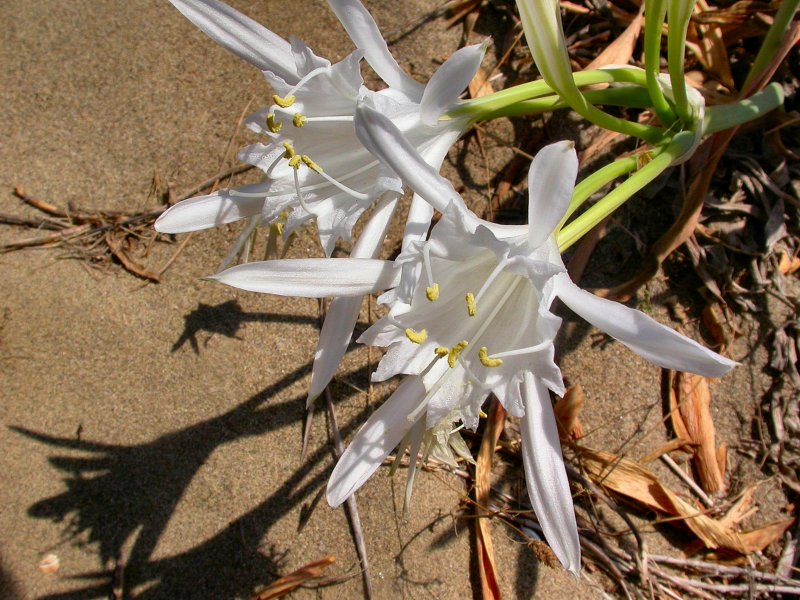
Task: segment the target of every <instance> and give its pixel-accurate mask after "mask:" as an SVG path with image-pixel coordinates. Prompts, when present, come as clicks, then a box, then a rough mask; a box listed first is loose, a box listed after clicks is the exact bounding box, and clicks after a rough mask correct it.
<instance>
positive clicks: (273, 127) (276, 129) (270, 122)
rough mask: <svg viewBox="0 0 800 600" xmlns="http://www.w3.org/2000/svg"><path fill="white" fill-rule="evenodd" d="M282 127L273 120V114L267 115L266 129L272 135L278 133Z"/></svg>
mask: <svg viewBox="0 0 800 600" xmlns="http://www.w3.org/2000/svg"><path fill="white" fill-rule="evenodd" d="M281 127H283V124H282V123H278V122H277V121H276V120H275V114H274V113H270V114H268V115H267V129H269V130H270V131H271V132H272V133H278V132H279V131H280V130H281Z"/></svg>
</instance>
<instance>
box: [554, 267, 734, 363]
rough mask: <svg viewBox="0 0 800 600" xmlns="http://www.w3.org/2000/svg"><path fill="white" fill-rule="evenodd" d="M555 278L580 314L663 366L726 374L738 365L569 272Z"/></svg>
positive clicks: (560, 294)
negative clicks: (599, 293)
mask: <svg viewBox="0 0 800 600" xmlns="http://www.w3.org/2000/svg"><path fill="white" fill-rule="evenodd" d="M554 280H555V292H556V295H557V296H558V297H559V298H561V300H562V301H563V302H564V304H566V305H567V306H568V307H569V308H571V309H572V310H573V311H574V312H575V313H576V314H578V315H579V316H581V317H583V318H584V319H586V320H587V321H589V323H591V324H592V325H594V326H595V327H597V328H599V329H602V330H603V331H605V332H606V333H607V334H609V335H610V336H612V337H613V338H615V339H617V340H619V341H620V342H622V343H623V344H625V345H626V346H627V347H628V348H630V349H631V350H633V351H634V352H636V354H638V355H639V356H641V357H643V358H646V359H647V360H649V361H650V362H651V363H653V364H656V365H658V366H659V367H664V368H665V369H674V370H676V371H688V372H690V373H697V374H698V375H702V376H703V377H722V376H723V375H725V373H727V372H728V371H730V370H731V369H732V368H733V367H735V366H736V364H737V363H736V362H734V361H732V360H730V359H727V358H725V357H724V356H720V355H719V354H717V353H716V352H712V351H711V350H709V349H708V348H705V347H703V346H701V345H700V344H698V343H697V342H695V341H694V340H692V339H689V338H688V337H686V336H684V335H681V334H680V333H678V332H677V331H675V330H673V329H670V328H669V327H666V326H665V325H662V324H661V323H658V322H657V321H654V320H653V319H651V318H650V317H648V316H647V315H645V314H644V313H642V312H640V311H638V310H634V309H632V308H628V307H627V306H623V305H622V304H620V303H619V302H613V301H611V300H606V299H605V298H600V297H598V296H595V295H594V294H591V293H589V292H587V291H584V290H582V289H581V288H579V287H578V286H577V285H575V284H574V283H572V281H571V280H570V279H569V276H568V275H566V274H562V275H558V276H556V277H555V278H554Z"/></svg>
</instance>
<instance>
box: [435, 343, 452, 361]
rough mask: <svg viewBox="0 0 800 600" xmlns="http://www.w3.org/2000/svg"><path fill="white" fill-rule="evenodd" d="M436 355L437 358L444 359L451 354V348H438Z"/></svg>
mask: <svg viewBox="0 0 800 600" xmlns="http://www.w3.org/2000/svg"><path fill="white" fill-rule="evenodd" d="M434 353H436V356H438V357H439V358H444V357H445V356H447V355H448V354H450V348H445V347H443V346H439V347H438V348H436V350H434Z"/></svg>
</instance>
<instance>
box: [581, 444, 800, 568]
mask: <svg viewBox="0 0 800 600" xmlns="http://www.w3.org/2000/svg"><path fill="white" fill-rule="evenodd" d="M578 454H579V456H580V458H581V464H582V466H583V468H584V470H585V472H586V473H587V474H588V475H589V477H590V478H591V479H592V480H593V481H595V482H596V483H598V484H599V485H601V486H603V487H604V488H606V489H607V490H610V491H612V492H615V493H617V494H620V495H622V496H625V497H627V498H630V499H632V500H634V501H635V502H637V503H639V504H640V505H642V506H644V507H646V508H649V509H651V510H655V511H657V512H659V513H662V514H665V515H669V516H671V517H675V521H680V522H682V523H684V524H685V525H686V527H688V528H689V529H690V530H691V531H692V533H694V534H695V535H696V536H697V537H698V538H699V539H700V541H702V543H703V545H704V546H705V547H706V548H709V549H712V550H714V549H721V550H725V551H728V552H732V553H736V554H742V555H747V554H750V553H753V552H758V551H760V550H763V549H764V548H765V547H766V546H767V545H768V544H770V543H771V542H773V541H775V540H777V539H779V538H780V536H782V535H783V532H784V531H786V529H788V528H789V526H791V524H792V523H793V522H794V519H787V520H783V521H779V522H776V523H771V524H769V525H767V526H765V527H762V528H760V529H756V530H752V531H746V532H740V531H738V530H737V519H738V518H739V517H741V516H742V514H743V510H742V507H743V506H744V505H745V504H746V500H742V501H740V503H739V505H737V507H734V509H732V511H731V513H733V514H731V513H729V514H728V515H726V516H725V517H724V518H723V519H713V518H711V517H709V516H707V515H705V514H703V512H702V511H701V510H700V509H698V508H697V507H695V506H693V505H692V504H689V503H688V502H686V501H685V500H683V499H681V498H680V497H679V496H678V495H677V494H675V492H673V491H672V490H670V489H669V488H668V487H667V486H665V485H664V484H662V483H661V481H660V480H659V479H658V478H657V477H656V476H655V475H654V474H653V473H652V472H651V471H650V470H648V469H646V468H645V467H643V466H641V465H640V464H638V463H635V462H633V461H631V460H628V459H625V458H621V457H619V456H616V455H614V454H611V453H609V452H603V451H600V450H594V449H591V448H585V447H582V448H579V450H578Z"/></svg>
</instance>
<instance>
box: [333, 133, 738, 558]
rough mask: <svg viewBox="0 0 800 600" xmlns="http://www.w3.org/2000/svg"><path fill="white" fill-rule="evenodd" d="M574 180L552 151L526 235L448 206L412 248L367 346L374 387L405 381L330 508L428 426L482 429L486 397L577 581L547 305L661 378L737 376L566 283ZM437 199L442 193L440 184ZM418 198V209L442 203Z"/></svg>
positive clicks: (565, 154) (638, 317)
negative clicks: (514, 445)
mask: <svg viewBox="0 0 800 600" xmlns="http://www.w3.org/2000/svg"><path fill="white" fill-rule="evenodd" d="M385 150H386V151H387V155H389V156H390V155H391V150H389V149H385ZM402 160H404V161H410V162H411V163H412V164H406V165H405V168H411V169H421V170H424V169H425V166H424V162H423V161H422V160H421V158H419V157H416V158H414V157H413V156H410V155H408V154H406V153H403V154H402ZM392 166H393V167H395V165H394V164H392ZM397 166H398V167H399V165H397ZM577 169H578V161H577V156H576V154H575V151H574V148H573V145H572V144H571V143H569V142H562V143H558V144H553V145H551V146H548V147H546V148H545V149H543V150H542V151H540V152H539V154H538V155H537V156H536V158H535V160H534V161H533V164H532V165H531V169H530V174H529V180H528V181H529V195H530V196H529V197H530V201H529V218H530V224H529V225H528V227H527V228H525V229H526V230H525V231H524V232H523V233H522V234H520V229H519V228H516V227H515V228H505V227H502V226H497V225H491V224H489V223H485V222H482V221H480V220H479V219H477V217H475V216H474V215H472V214H471V213H467V212H465V211H464V209H462V208H459V207H457V206H456V205H452V206H451V207H450V208H449V209H448V210H447V211H446V212H445V214H444V216H443V218H442V220H441V221H440V222H439V223H438V224H437V225H436V227H435V228H434V230H433V232H432V234H431V238H430V240H429V241H427V242H418V243H415V244H412V245H411V247H409V248H408V250H407V251H406V252H404V253H403V254H402V255H401V256H400V257H399V258H398V259H397V261H396V262H397V263H398V264H399V265H400V266H401V267H402V268H403V277H404V279H405V278H408V277H410V278H411V279H412V280H413V281H411V283H410V285H408V284H409V282H408V281H404V282H403V283H404V284H405V285H403V286H401V287H400V288H398V289H397V290H396V291H394V292H390V293H389V294H387V295H385V296H384V298H383V300H384V301H388V302H391V303H392V309H391V311H390V313H389V315H387V316H386V317H384V318H383V319H381V320H380V321H378V322H377V323H376V324H375V325H373V327H371V328H370V329H369V330H368V331H366V332H365V333H364V334H363V335H362V336H361V338H360V340H359V341H362V342H365V343H369V344H373V345H378V346H389V351H388V352H387V353H386V355H385V356H384V357H383V359H382V360H381V363H380V365H379V366H378V369H377V371H376V372H375V374H374V375H373V379H376V380H384V379H387V378H389V377H391V376H393V375H398V374H405V375H410V376H411V377H409V378H407V379H406V380H405V381H404V382H403V383H402V384H401V386H400V387H399V388H398V390H397V391H396V392H395V394H393V396H392V397H391V398H389V399H388V400H387V401H386V403H385V404H384V405H383V406H382V407H381V408H380V409H379V410H378V411H376V412H375V414H374V415H373V416H372V418H370V419H369V421H368V422H367V423H366V424H365V425H364V427H363V428H362V429H361V430H360V431H359V433H358V434H357V435H356V437H355V439H354V440H353V442H352V444H351V445H350V447H349V448H348V449H347V451H346V452H345V453H344V455H343V456H342V458H341V459H340V461H339V463H338V464H337V465H336V468H335V469H334V471H333V474H332V475H331V479H330V481H329V483H328V501H329V502H330V503H331V505H333V506H337V505H339V504H340V503H341V502H343V501H344V500H345V499H346V498H347V497H348V496H349V495H350V494H352V493H353V492H354V491H355V490H357V489H358V488H359V487H360V486H361V485H362V484H363V483H364V482H365V481H366V480H367V479H368V478H369V476H370V475H371V474H372V473H373V472H374V471H375V470H376V469H377V468H378V466H380V464H381V463H382V462H383V460H384V459H385V458H386V456H387V455H388V453H389V452H391V450H392V448H393V447H394V446H395V445H396V444H397V443H399V442H400V441H401V440H402V439H403V438H404V437H405V436H406V435H408V434H409V432H410V431H411V430H412V427H414V425H415V424H418V423H419V422H420V419H421V417H422V416H423V415H424V417H425V428H426V429H432V428H437V427H441V426H442V424H443V423H446V424H447V425H448V426H449V424H450V423H451V422H452V421H453V420H454V419H453V416H454V414H456V415H457V418H458V419H460V420H461V421H462V423H463V424H464V425H465V426H466V427H469V428H474V427H475V426H476V424H477V421H478V416H479V414H480V409H481V405H482V404H483V402H484V400H485V399H486V397H487V396H488V394H489V393H490V392H492V393H494V394H495V395H496V396H497V397H498V398H499V399H500V401H501V402H502V403H503V405H504V407H505V408H506V410H507V411H508V412H509V413H510V414H512V415H514V416H517V417H520V419H521V431H522V436H523V446H522V453H523V462H524V466H525V474H526V479H527V483H528V491H529V495H530V499H531V503H532V505H533V507H534V510H535V511H536V514H537V516H538V517H539V521H540V523H541V525H542V529H543V531H544V533H545V536H546V537H547V539H548V541H549V542H550V545H551V547H552V548H553V551H554V552H555V554H556V555H557V556H558V558H559V560H560V561H561V563H562V564H563V565H564V567H565V568H566V569H568V570H570V571H572V572H574V573H577V572H578V569H579V566H580V546H579V543H578V533H577V527H576V524H575V517H574V512H573V506H572V497H571V494H570V490H569V485H568V481H567V476H566V472H565V470H564V465H563V460H562V457H561V449H560V445H559V441H558V432H557V428H556V422H555V417H554V415H553V410H552V405H551V402H550V396H549V392H548V389H549V390H552V391H554V392H556V393H557V394H563V391H564V385H563V382H562V379H561V372H560V370H559V368H558V367H557V366H556V364H555V363H554V362H553V356H554V348H553V339H554V337H555V335H556V333H557V331H558V328H559V325H560V322H561V320H560V319H559V318H558V317H556V316H555V315H553V314H552V313H551V312H550V307H551V304H552V302H553V300H554V299H555V298H556V297H558V298H560V299H561V300H562V301H563V302H564V304H566V305H567V306H568V307H569V308H571V309H572V310H573V311H574V312H576V313H577V314H578V315H580V316H582V317H583V318H585V319H586V320H588V321H589V322H590V323H592V324H593V325H595V326H597V327H599V328H600V329H602V330H604V331H605V332H606V333H608V334H609V335H611V336H613V337H614V338H616V339H617V340H619V341H621V342H622V343H623V344H625V345H626V346H628V347H629V348H631V349H632V350H633V351H634V352H636V353H637V354H639V355H641V356H643V357H644V358H646V359H648V360H649V361H651V362H653V363H655V364H657V365H659V366H662V367H665V368H670V369H676V370H680V371H691V372H695V373H699V374H701V375H704V376H707V377H720V376H722V375H723V374H725V373H726V372H727V371H728V370H730V369H731V368H732V367H733V366H734V364H735V363H733V362H732V361H730V360H728V359H726V358H724V357H722V356H719V355H718V354H716V353H714V352H711V351H710V350H707V349H706V348H704V347H702V346H701V345H700V344H698V343H697V342H695V341H693V340H691V339H689V338H687V337H684V336H682V335H680V334H678V333H677V332H675V331H673V330H672V329H670V328H668V327H665V326H664V325H661V324H659V323H657V322H656V321H654V320H653V319H651V318H649V317H647V316H646V315H644V314H643V313H641V312H639V311H636V310H633V309H630V308H627V307H625V306H623V305H621V304H618V303H616V302H611V301H609V300H605V299H602V298H598V297H596V296H594V295H593V294H590V293H588V292H585V291H583V290H581V289H580V288H578V287H577V286H576V285H575V284H573V283H572V281H571V280H570V279H569V276H568V275H567V273H566V269H565V268H564V263H563V262H562V260H561V256H560V254H559V251H558V246H557V244H556V240H555V235H554V233H553V232H554V229H555V228H556V226H557V225H558V223H559V222H560V220H561V218H562V217H563V215H564V213H565V211H566V210H567V207H568V205H569V201H570V198H571V195H572V188H573V185H574V182H575V177H576V174H577ZM442 181H443V180H442ZM412 187H413V184H412ZM440 189H446V186H445V185H444V184H443V183H441V182H440ZM415 191H416V192H417V193H418V194H420V195H421V196H422V197H430V196H434V195H436V193H437V192H436V191H435V190H425V189H420V188H416V189H415ZM405 294H409V295H408V296H406V295H405ZM417 427H420V426H419V425H417ZM414 429H416V427H415V428H414ZM416 435H417V436H419V434H416ZM412 451H413V448H412Z"/></svg>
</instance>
